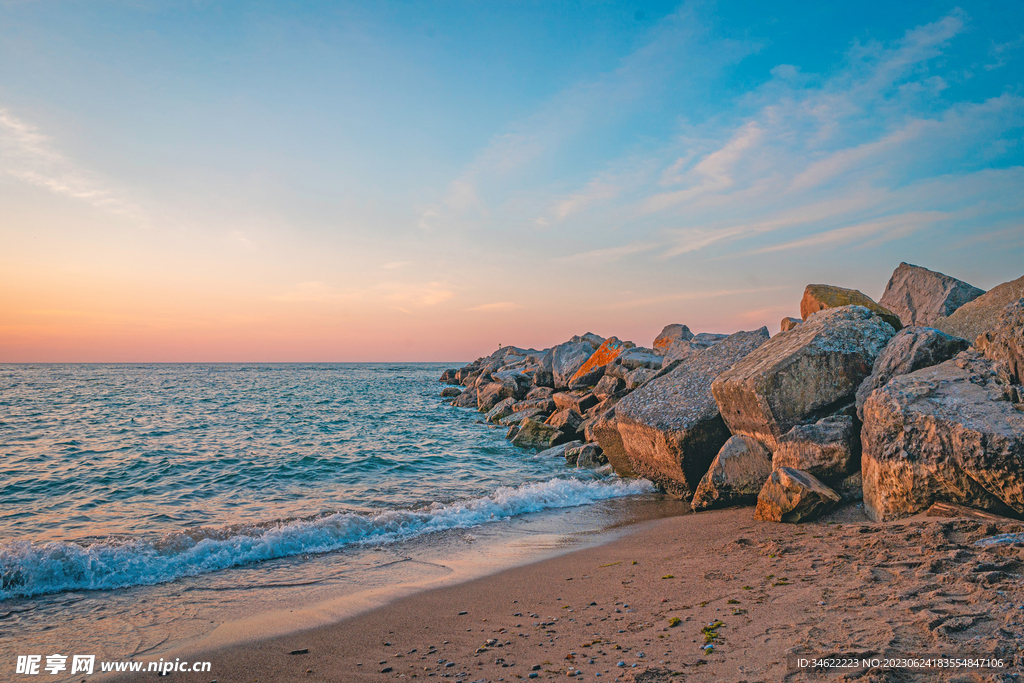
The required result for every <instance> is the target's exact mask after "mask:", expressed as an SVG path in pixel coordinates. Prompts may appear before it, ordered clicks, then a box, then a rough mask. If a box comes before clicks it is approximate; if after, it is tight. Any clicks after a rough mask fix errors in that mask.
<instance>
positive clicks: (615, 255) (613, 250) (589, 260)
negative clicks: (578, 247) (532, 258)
mask: <svg viewBox="0 0 1024 683" xmlns="http://www.w3.org/2000/svg"><path fill="white" fill-rule="evenodd" d="M657 248H658V245H657V244H652V243H644V242H634V243H632V244H625V245H623V246H621V247H608V248H607V249H593V250H591V251H583V252H580V253H578V254H571V255H569V256H559V257H558V258H556V259H554V260H555V261H556V262H558V263H579V264H587V265H591V266H597V265H601V264H603V263H611V262H613V261H618V260H619V259H621V258H624V257H626V256H631V255H632V254H641V253H643V252H645V251H651V250H652V249H657Z"/></svg>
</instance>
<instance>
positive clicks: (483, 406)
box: [476, 382, 512, 413]
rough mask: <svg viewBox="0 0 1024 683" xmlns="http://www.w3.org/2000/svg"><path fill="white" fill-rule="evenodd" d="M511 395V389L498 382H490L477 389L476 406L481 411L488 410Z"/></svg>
mask: <svg viewBox="0 0 1024 683" xmlns="http://www.w3.org/2000/svg"><path fill="white" fill-rule="evenodd" d="M511 397H512V389H510V388H509V387H508V385H505V384H502V383H500V382H491V383H490V384H485V385H483V386H482V387H479V388H478V389H477V399H476V407H477V410H479V411H480V412H481V413H487V412H490V410H491V409H492V408H494V406H496V405H498V403H499V402H501V401H503V400H504V399H506V398H511Z"/></svg>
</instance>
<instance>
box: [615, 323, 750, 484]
mask: <svg viewBox="0 0 1024 683" xmlns="http://www.w3.org/2000/svg"><path fill="white" fill-rule="evenodd" d="M767 341H768V330H767V329H766V328H761V329H760V330H757V331H755V332H737V333H736V334H734V335H731V336H730V337H729V338H728V339H726V340H725V341H722V342H719V343H718V344H716V345H714V346H712V347H709V348H707V349H704V350H703V351H701V352H700V353H699V354H696V355H694V356H692V357H690V358H687V359H686V360H683V361H682V362H681V363H680V364H679V365H678V366H677V367H676V368H675V369H674V370H672V371H671V372H669V373H667V374H665V375H663V376H661V377H658V378H656V379H653V380H651V381H650V382H648V383H647V384H645V385H644V386H643V387H641V388H640V389H637V390H636V391H634V392H633V393H632V394H630V395H629V396H627V397H625V398H624V399H622V401H621V402H619V404H618V405H616V406H615V415H616V419H617V422H618V431H619V434H620V435H621V438H622V445H623V448H624V450H625V452H626V455H627V457H628V458H629V463H630V468H631V469H632V470H633V471H634V472H636V473H637V474H638V475H640V476H643V477H647V478H648V479H650V480H651V481H653V482H654V483H655V484H657V485H658V486H661V487H662V488H664V489H665V490H666V491H667V492H668V493H670V494H672V495H676V496H679V497H681V498H684V499H687V500H689V499H690V498H691V497H692V496H693V492H694V491H695V490H696V489H697V485H698V484H699V483H700V480H701V478H702V477H703V476H704V473H705V472H707V470H708V466H709V465H710V464H711V461H712V460H713V459H714V457H715V455H716V454H717V453H718V451H719V449H721V447H722V445H723V444H725V442H726V441H727V440H728V438H729V431H728V430H727V429H726V426H725V423H724V422H723V421H722V417H721V415H720V414H719V411H718V405H717V404H716V403H715V399H714V397H713V396H712V395H711V382H712V380H714V379H715V377H717V376H718V375H719V374H721V373H722V372H723V371H725V370H727V369H728V368H730V367H731V366H732V365H733V364H734V363H736V362H737V361H739V360H740V359H741V358H743V357H744V356H746V355H747V354H748V353H751V352H752V351H753V350H754V349H756V348H757V347H759V346H760V345H762V344H764V343H766V342H767ZM634 372H635V371H634ZM600 443H601V447H602V448H604V449H605V451H606V452H609V449H608V448H605V443H604V441H603V440H601V441H600ZM608 458H609V461H611V460H612V456H611V453H610V452H609V456H608Z"/></svg>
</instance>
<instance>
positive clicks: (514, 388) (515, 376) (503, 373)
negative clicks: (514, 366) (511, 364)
mask: <svg viewBox="0 0 1024 683" xmlns="http://www.w3.org/2000/svg"><path fill="white" fill-rule="evenodd" d="M491 378H492V379H493V381H495V382H500V383H501V384H502V385H504V386H506V387H508V389H509V391H511V392H512V396H513V397H514V398H516V399H517V400H519V399H523V398H525V397H526V394H527V393H528V392H529V391H530V387H531V385H532V380H533V378H532V377H530V376H528V375H526V374H524V373H523V372H521V371H519V370H500V371H498V372H495V373H494V374H493V375H491Z"/></svg>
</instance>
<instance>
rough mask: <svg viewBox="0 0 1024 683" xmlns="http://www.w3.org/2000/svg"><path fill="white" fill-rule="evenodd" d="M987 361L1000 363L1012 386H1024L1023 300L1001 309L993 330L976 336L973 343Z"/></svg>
mask: <svg viewBox="0 0 1024 683" xmlns="http://www.w3.org/2000/svg"><path fill="white" fill-rule="evenodd" d="M975 343H976V344H977V346H978V349H980V350H981V352H982V353H983V354H985V357H986V358H988V359H989V360H993V361H996V362H997V363H1000V364H1001V365H1002V366H1003V368H1004V371H1005V374H1006V376H1007V378H1008V380H1009V382H1011V383H1012V384H1024V299H1018V300H1017V301H1014V302H1013V303H1011V304H1010V305H1008V306H1007V307H1006V308H1004V309H1003V312H1002V314H1001V315H1000V317H999V324H998V325H997V326H996V328H995V329H994V330H989V331H987V332H983V333H982V334H979V335H978V338H977V340H976V342H975Z"/></svg>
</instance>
